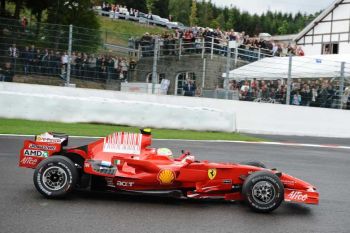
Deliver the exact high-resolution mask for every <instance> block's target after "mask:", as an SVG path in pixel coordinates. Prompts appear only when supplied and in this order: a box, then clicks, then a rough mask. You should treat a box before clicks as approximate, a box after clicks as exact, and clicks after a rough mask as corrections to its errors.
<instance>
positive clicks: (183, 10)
mask: <svg viewBox="0 0 350 233" xmlns="http://www.w3.org/2000/svg"><path fill="white" fill-rule="evenodd" d="M93 2H94V3H95V4H100V3H101V2H102V1H101V0H94V1H93ZM105 2H109V3H112V4H114V3H116V4H121V5H126V6H127V7H128V8H130V7H131V8H134V9H138V10H140V11H141V12H145V13H149V12H151V13H152V14H156V15H159V16H161V17H163V18H169V16H170V18H171V20H172V21H179V22H182V23H184V24H185V25H189V26H195V25H197V26H201V27H211V28H218V27H220V28H221V29H223V30H231V29H234V30H235V31H239V32H241V31H245V32H246V33H247V34H249V35H257V34H259V33H261V32H267V33H270V34H272V35H281V34H294V33H297V32H299V31H300V30H301V29H303V28H304V27H305V26H306V25H307V24H308V23H309V22H311V21H312V20H313V19H314V18H315V17H316V16H317V15H318V14H320V13H321V11H320V12H316V13H315V14H302V13H300V12H299V13H297V14H292V13H282V12H272V11H267V12H265V13H263V14H261V15H258V14H251V13H249V12H246V11H241V10H239V9H238V8H237V7H218V6H216V5H215V4H213V3H212V2H211V1H210V0H209V1H208V0H197V1H196V0H117V1H116V0H106V1H105Z"/></svg>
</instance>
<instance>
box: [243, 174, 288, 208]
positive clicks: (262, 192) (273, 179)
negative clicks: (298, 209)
mask: <svg viewBox="0 0 350 233" xmlns="http://www.w3.org/2000/svg"><path fill="white" fill-rule="evenodd" d="M242 195H243V197H244V200H245V202H246V203H247V204H248V205H249V207H250V208H251V209H252V210H253V211H255V212H259V213H267V212H271V211H273V210H275V209H276V208H278V207H279V206H280V205H281V203H282V201H283V200H284V187H283V184H282V182H281V181H280V179H279V178H278V177H277V176H276V175H275V174H273V173H271V172H268V171H258V172H254V173H253V174H251V175H249V176H248V177H247V179H246V180H245V181H244V183H243V187H242Z"/></svg>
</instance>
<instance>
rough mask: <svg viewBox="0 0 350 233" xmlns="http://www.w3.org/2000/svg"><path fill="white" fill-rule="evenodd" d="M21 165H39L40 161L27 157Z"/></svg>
mask: <svg viewBox="0 0 350 233" xmlns="http://www.w3.org/2000/svg"><path fill="white" fill-rule="evenodd" d="M20 163H21V164H23V165H36V164H37V163H38V159H36V158H33V157H27V156H26V157H24V158H23V159H22V160H21V161H20Z"/></svg>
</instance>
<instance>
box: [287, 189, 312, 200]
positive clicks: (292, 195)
mask: <svg viewBox="0 0 350 233" xmlns="http://www.w3.org/2000/svg"><path fill="white" fill-rule="evenodd" d="M307 198H308V196H307V194H303V193H302V192H300V191H292V192H291V193H290V194H288V199H290V200H292V201H306V199H307Z"/></svg>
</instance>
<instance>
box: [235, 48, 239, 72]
mask: <svg viewBox="0 0 350 233" xmlns="http://www.w3.org/2000/svg"><path fill="white" fill-rule="evenodd" d="M238 52H239V50H238V47H237V46H236V47H235V61H234V62H235V63H234V68H235V69H236V67H237V59H238Z"/></svg>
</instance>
